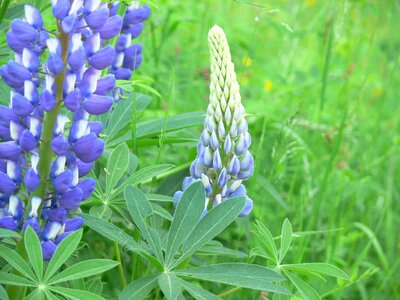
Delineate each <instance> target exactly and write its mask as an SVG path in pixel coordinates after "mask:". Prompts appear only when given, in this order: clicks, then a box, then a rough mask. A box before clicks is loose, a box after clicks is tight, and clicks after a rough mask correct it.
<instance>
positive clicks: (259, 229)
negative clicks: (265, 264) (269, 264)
mask: <svg viewBox="0 0 400 300" xmlns="http://www.w3.org/2000/svg"><path fill="white" fill-rule="evenodd" d="M256 224H257V225H256V232H255V233H256V235H257V236H258V238H259V240H260V242H261V243H262V244H263V245H264V246H265V249H266V250H267V252H268V253H269V254H270V256H271V257H273V260H274V262H275V263H278V250H277V249H276V244H275V241H274V237H273V235H272V233H271V232H270V231H269V229H268V228H267V227H266V226H265V225H264V224H263V223H261V222H259V221H257V223H256Z"/></svg>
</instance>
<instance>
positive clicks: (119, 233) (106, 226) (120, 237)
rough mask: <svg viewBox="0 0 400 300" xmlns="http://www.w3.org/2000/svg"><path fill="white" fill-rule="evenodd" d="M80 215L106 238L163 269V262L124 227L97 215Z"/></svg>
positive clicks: (88, 224)
mask: <svg viewBox="0 0 400 300" xmlns="http://www.w3.org/2000/svg"><path fill="white" fill-rule="evenodd" d="M80 216H82V218H83V219H84V220H85V224H86V225H87V226H89V227H90V228H91V229H93V230H94V231H96V232H98V233H99V234H101V235H102V236H104V237H105V238H107V239H110V240H112V241H114V242H116V243H117V244H119V245H121V246H122V247H124V248H126V249H128V250H130V251H133V252H135V253H137V254H139V255H140V256H142V257H144V258H146V259H147V260H148V261H149V262H150V263H151V264H152V265H154V266H155V267H156V268H157V269H159V270H162V269H163V266H162V264H161V263H160V262H159V261H158V260H157V259H155V258H154V257H152V256H151V255H150V254H149V253H148V252H147V251H146V250H145V249H143V248H142V247H141V246H140V245H139V244H138V243H137V242H136V241H135V240H134V239H133V238H132V237H131V236H129V235H128V234H126V233H125V232H124V231H123V230H122V229H120V228H118V227H117V226H115V225H113V224H111V223H109V222H107V221H106V220H104V219H101V218H98V217H95V216H91V215H88V214H84V213H82V214H80Z"/></svg>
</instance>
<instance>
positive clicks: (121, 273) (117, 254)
mask: <svg viewBox="0 0 400 300" xmlns="http://www.w3.org/2000/svg"><path fill="white" fill-rule="evenodd" d="M114 253H115V258H116V259H117V261H118V262H119V266H118V272H119V278H120V280H121V286H122V288H123V289H124V288H125V287H126V280H125V274H124V267H123V266H122V260H121V253H120V252H119V246H118V244H117V243H116V242H114Z"/></svg>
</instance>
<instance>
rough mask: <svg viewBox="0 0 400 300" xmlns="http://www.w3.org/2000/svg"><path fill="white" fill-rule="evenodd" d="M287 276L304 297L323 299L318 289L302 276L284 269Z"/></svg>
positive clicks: (308, 299) (314, 299) (312, 299)
mask: <svg viewBox="0 0 400 300" xmlns="http://www.w3.org/2000/svg"><path fill="white" fill-rule="evenodd" d="M284 273H285V274H286V276H287V277H288V278H289V279H290V281H291V282H292V283H293V284H294V286H295V287H296V289H297V290H298V291H299V293H300V294H301V296H302V297H303V299H305V300H318V299H321V297H320V296H319V295H318V293H317V291H316V290H315V289H314V288H313V287H312V286H311V285H309V284H308V283H307V282H305V281H304V280H302V279H301V278H300V277H298V276H297V275H295V274H293V273H291V272H289V271H284Z"/></svg>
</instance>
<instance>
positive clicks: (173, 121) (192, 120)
mask: <svg viewBox="0 0 400 300" xmlns="http://www.w3.org/2000/svg"><path fill="white" fill-rule="evenodd" d="M204 117H205V114H204V113H203V112H191V113H184V114H180V115H176V116H172V117H169V118H168V121H167V124H165V122H166V121H165V119H164V118H163V119H158V120H155V121H148V122H145V123H141V124H138V125H137V127H136V137H137V138H144V137H149V136H154V135H159V134H161V132H164V133H165V132H170V131H176V130H180V129H184V128H189V127H193V126H201V125H203V122H204Z"/></svg>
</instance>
